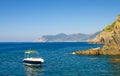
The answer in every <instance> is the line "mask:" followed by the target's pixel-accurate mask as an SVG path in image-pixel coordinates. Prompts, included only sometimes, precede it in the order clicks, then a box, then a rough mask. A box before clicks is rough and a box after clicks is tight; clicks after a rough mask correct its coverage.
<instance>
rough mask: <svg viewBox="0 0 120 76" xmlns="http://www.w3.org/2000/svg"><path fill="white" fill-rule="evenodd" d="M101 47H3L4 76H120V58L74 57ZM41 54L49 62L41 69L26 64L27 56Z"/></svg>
mask: <svg viewBox="0 0 120 76" xmlns="http://www.w3.org/2000/svg"><path fill="white" fill-rule="evenodd" d="M98 46H99V47H101V46H102V45H98V44H88V43H84V42H83V43H0V76H120V56H85V55H72V54H71V53H72V52H74V51H77V50H86V49H89V48H93V47H98ZM28 49H33V50H37V51H39V53H40V56H41V57H43V58H44V59H45V62H44V63H43V64H42V66H41V67H28V66H24V65H23V64H22V59H23V58H24V52H25V51H26V50H28Z"/></svg>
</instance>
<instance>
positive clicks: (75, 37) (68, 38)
mask: <svg viewBox="0 0 120 76" xmlns="http://www.w3.org/2000/svg"><path fill="white" fill-rule="evenodd" d="M99 33H100V31H99V32H96V33H94V34H82V33H77V34H69V35H67V34H64V33H60V34H57V35H44V36H42V37H40V38H38V39H36V40H34V41H35V42H86V41H90V40H92V39H93V38H94V37H95V36H96V35H98V34H99Z"/></svg>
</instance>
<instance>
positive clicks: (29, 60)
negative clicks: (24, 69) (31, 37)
mask: <svg viewBox="0 0 120 76" xmlns="http://www.w3.org/2000/svg"><path fill="white" fill-rule="evenodd" d="M43 62H44V59H43V58H40V57H39V53H38V52H37V51H32V50H28V51H26V52H25V58H24V59H23V64H25V65H30V66H40V65H41V64H42V63H43Z"/></svg>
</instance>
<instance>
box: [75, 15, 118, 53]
mask: <svg viewBox="0 0 120 76" xmlns="http://www.w3.org/2000/svg"><path fill="white" fill-rule="evenodd" d="M92 43H103V44H104V46H103V47H102V48H92V49H89V50H86V51H77V52H75V54H87V55H120V15H118V16H117V18H116V20H115V21H114V22H113V23H112V24H111V25H108V26H107V27H106V28H105V29H103V31H101V33H100V34H98V35H97V36H96V37H95V38H94V39H93V40H92Z"/></svg>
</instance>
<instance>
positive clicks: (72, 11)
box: [0, 0, 120, 42]
mask: <svg viewBox="0 0 120 76" xmlns="http://www.w3.org/2000/svg"><path fill="white" fill-rule="evenodd" d="M118 14H120V0H0V42H32V41H33V40H35V39H37V38H39V37H41V36H42V35H55V34H58V33H65V34H73V33H85V34H93V33H95V32H97V31H100V30H102V29H103V28H104V27H106V26H107V25H109V24H111V23H112V22H113V21H114V20H115V19H116V16H117V15H118Z"/></svg>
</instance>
